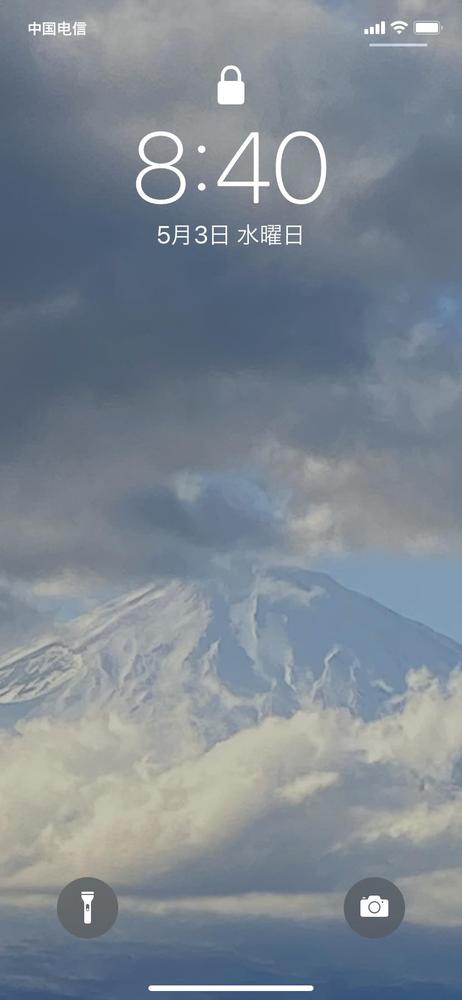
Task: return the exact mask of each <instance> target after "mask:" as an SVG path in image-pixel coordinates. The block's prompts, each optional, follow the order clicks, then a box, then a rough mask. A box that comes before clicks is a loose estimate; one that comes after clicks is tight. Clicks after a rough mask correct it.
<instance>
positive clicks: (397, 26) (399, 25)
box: [390, 21, 409, 35]
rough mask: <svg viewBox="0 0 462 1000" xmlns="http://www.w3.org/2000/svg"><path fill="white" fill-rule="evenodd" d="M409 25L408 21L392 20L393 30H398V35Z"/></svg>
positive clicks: (391, 26)
mask: <svg viewBox="0 0 462 1000" xmlns="http://www.w3.org/2000/svg"><path fill="white" fill-rule="evenodd" d="M408 27H409V25H408V23H407V21H390V28H393V31H396V34H397V35H402V34H403V31H405V30H406V28H408Z"/></svg>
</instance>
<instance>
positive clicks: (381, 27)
mask: <svg viewBox="0 0 462 1000" xmlns="http://www.w3.org/2000/svg"><path fill="white" fill-rule="evenodd" d="M385 33H386V27H385V21H378V22H377V24H371V26H370V27H369V28H364V34H365V35H384V34H385Z"/></svg>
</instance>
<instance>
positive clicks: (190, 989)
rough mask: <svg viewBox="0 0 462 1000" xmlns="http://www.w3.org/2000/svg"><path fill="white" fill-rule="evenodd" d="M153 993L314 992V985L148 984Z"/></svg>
mask: <svg viewBox="0 0 462 1000" xmlns="http://www.w3.org/2000/svg"><path fill="white" fill-rule="evenodd" d="M148 990H150V991H151V993H313V991H314V986H157V985H156V986H148Z"/></svg>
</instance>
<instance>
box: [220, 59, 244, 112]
mask: <svg viewBox="0 0 462 1000" xmlns="http://www.w3.org/2000/svg"><path fill="white" fill-rule="evenodd" d="M230 72H231V73H234V74H235V77H236V78H235V79H231V80H229V79H228V73H230ZM218 103H219V104H245V83H244V81H243V79H242V73H241V71H240V69H239V67H238V66H225V68H224V69H222V71H221V77H220V79H219V81H218Z"/></svg>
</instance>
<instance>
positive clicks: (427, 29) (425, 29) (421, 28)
mask: <svg viewBox="0 0 462 1000" xmlns="http://www.w3.org/2000/svg"><path fill="white" fill-rule="evenodd" d="M440 31H441V24H440V22H439V21H414V34H415V35H439V33H440Z"/></svg>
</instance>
